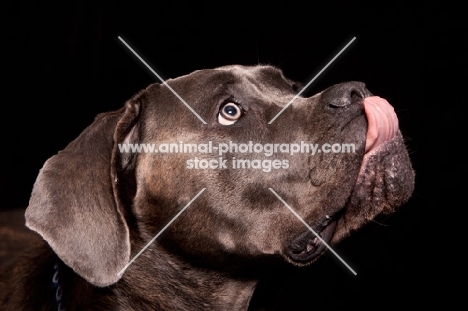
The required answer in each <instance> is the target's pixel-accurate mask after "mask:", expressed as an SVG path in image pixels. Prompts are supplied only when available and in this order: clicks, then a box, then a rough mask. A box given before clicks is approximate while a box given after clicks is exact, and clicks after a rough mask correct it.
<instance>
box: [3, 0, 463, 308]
mask: <svg viewBox="0 0 468 311" xmlns="http://www.w3.org/2000/svg"><path fill="white" fill-rule="evenodd" d="M151 3H152V4H141V3H140V4H135V3H133V4H131V5H130V4H126V3H121V2H113V3H110V2H109V3H107V4H94V3H93V2H91V1H90V2H76V1H75V2H67V3H62V2H61V1H57V2H27V3H26V2H25V3H22V4H15V5H14V6H13V5H12V6H10V7H8V8H6V10H4V13H6V15H9V16H7V18H8V20H9V21H10V22H9V23H8V25H7V27H5V28H4V29H3V40H2V41H3V43H2V50H3V51H4V52H6V54H4V57H2V64H3V65H2V67H3V75H4V78H5V79H4V82H3V83H2V84H3V85H2V89H3V92H2V93H3V98H4V102H3V103H2V110H1V111H2V112H1V115H2V122H1V123H2V128H3V129H2V133H3V134H2V157H3V161H2V168H3V172H2V176H3V178H2V179H3V181H4V182H3V185H2V187H1V188H0V191H1V198H2V203H1V206H0V208H1V209H7V208H15V207H25V206H27V204H28V199H29V194H30V191H31V189H32V185H33V183H34V180H35V177H36V176H37V173H38V171H39V169H40V168H41V166H42V164H43V163H44V161H45V160H46V159H47V158H49V157H50V156H52V155H54V154H55V153H56V152H57V151H58V150H60V149H63V148H64V147H65V146H66V144H67V143H68V142H70V141H71V140H73V139H74V138H75V137H76V136H77V135H78V134H79V133H80V132H81V131H82V130H83V129H84V128H85V127H86V126H87V125H89V124H90V123H91V122H92V120H93V118H94V116H95V115H96V114H98V113H100V112H104V111H109V110H115V109H118V108H120V107H121V106H122V105H123V103H124V102H125V101H126V100H127V99H128V98H130V97H131V96H132V95H134V94H135V93H137V92H138V91H139V90H140V89H142V88H144V87H146V86H147V85H148V84H150V83H153V82H156V81H157V79H156V77H155V76H154V75H153V74H152V73H151V72H150V71H149V70H148V69H147V68H146V67H144V65H142V64H141V62H140V61H139V60H137V59H136V57H135V56H133V55H132V54H131V53H130V52H129V51H128V49H127V48H126V47H125V46H124V45H123V44H122V43H121V42H120V41H119V39H118V36H121V37H122V38H123V39H124V40H125V41H126V42H127V43H129V44H130V45H131V46H132V47H133V48H134V49H135V50H136V51H137V52H138V53H139V54H140V56H142V57H143V59H145V60H146V61H147V62H148V63H149V64H150V65H151V67H152V68H153V69H154V70H155V71H156V72H158V73H159V75H161V76H162V77H163V78H165V79H167V78H174V77H177V76H179V75H183V74H187V73H190V72H191V71H193V70H197V69H203V68H212V67H217V66H221V65H227V64H234V63H236V64H244V65H255V64H257V63H262V64H271V65H275V66H278V67H280V68H281V69H282V70H283V71H284V73H285V75H286V76H287V77H289V78H291V79H294V80H297V81H300V82H303V83H304V84H305V83H307V82H308V81H309V80H310V79H311V78H312V77H314V76H315V75H316V74H317V73H318V72H319V71H320V70H321V69H322V68H323V66H324V65H326V64H327V63H328V61H330V60H331V59H332V58H333V56H334V55H335V54H336V53H337V52H338V51H339V50H340V49H341V48H342V47H344V46H345V45H346V44H347V43H348V42H349V41H350V40H351V39H352V38H353V37H356V40H355V41H354V43H353V44H351V46H350V47H349V48H348V49H347V50H346V51H345V52H344V53H343V54H342V55H341V56H340V57H339V58H338V59H337V60H336V61H335V62H334V63H333V64H332V65H331V66H330V67H329V68H328V69H326V70H325V72H323V74H322V75H321V76H320V77H319V78H318V79H317V80H316V81H315V82H314V83H312V85H311V86H310V87H309V88H308V90H307V94H308V95H312V94H315V93H317V92H319V91H321V90H322V89H324V88H326V87H328V86H330V85H332V84H335V83H339V82H343V81H348V80H358V81H363V82H365V83H366V84H367V87H368V88H369V90H370V91H371V92H372V93H374V94H375V95H379V96H381V97H384V98H386V99H387V100H388V101H389V102H390V103H391V104H392V105H393V106H394V107H395V110H396V112H397V114H398V116H399V120H400V128H401V130H402V132H403V134H404V136H405V138H406V139H407V145H408V148H409V150H410V156H411V158H412V161H413V164H414V168H415V170H416V174H417V178H416V188H415V192H414V195H413V197H412V198H411V199H410V201H409V202H408V203H407V204H405V205H404V206H403V207H402V208H401V210H400V211H399V212H397V213H396V214H394V215H392V216H391V217H386V218H381V219H379V221H378V223H377V222H375V223H371V224H369V225H368V226H367V227H366V228H364V229H363V230H361V231H360V232H358V233H356V234H355V235H354V236H352V237H350V238H349V239H347V240H346V241H344V242H343V243H341V244H340V245H338V246H337V247H336V250H337V252H339V253H340V254H341V255H342V256H343V257H344V258H345V260H346V261H347V262H348V263H349V264H350V265H351V266H352V267H353V268H354V269H355V270H356V271H357V273H358V275H357V276H353V275H352V274H351V273H350V272H349V271H348V270H346V268H344V267H343V266H342V265H341V264H340V263H339V262H338V261H337V260H336V259H335V258H334V256H333V255H332V254H327V255H326V256H324V257H323V258H322V259H321V260H320V261H319V262H318V263H317V264H316V265H314V266H313V267H310V268H306V269H302V270H299V271H297V270H294V271H288V275H285V274H284V273H283V274H282V275H281V277H282V278H283V279H282V280H281V281H279V278H280V275H278V276H276V275H275V276H272V277H271V279H270V280H268V282H267V283H266V284H264V285H263V286H265V288H264V290H265V292H262V293H263V295H262V296H261V297H260V298H261V299H265V297H267V301H268V302H269V303H270V304H272V305H274V306H275V307H276V309H275V310H315V309H317V308H321V307H326V308H328V309H329V310H330V309H331V310H342V309H345V308H360V309H361V310H374V309H388V310H390V309H394V308H403V307H405V306H411V307H420V308H424V307H428V306H432V305H438V304H439V303H444V304H445V305H446V307H447V308H448V305H447V304H449V303H451V302H453V301H454V298H455V297H454V296H453V295H454V294H451V289H450V285H449V284H450V283H451V282H449V278H448V277H449V276H455V277H456V276H457V275H458V273H460V270H459V269H458V268H457V266H456V264H455V262H456V261H457V260H456V258H458V257H459V256H458V255H457V248H450V247H449V246H448V245H449V244H450V243H453V242H450V243H449V240H451V237H452V236H453V235H456V234H457V233H455V232H457V231H458V230H459V229H460V227H458V228H457V227H456V226H455V225H454V224H453V223H454V218H457V212H456V210H455V207H456V206H458V208H461V207H463V204H464V205H466V203H457V204H455V203H454V202H455V199H454V197H455V194H456V193H457V192H458V191H460V190H459V189H460V188H462V187H463V186H464V185H466V182H465V181H464V180H463V178H462V179H460V181H457V182H455V181H454V178H456V177H457V176H458V177H463V176H466V174H467V169H466V163H465V164H463V163H464V162H463V161H462V159H463V155H464V154H463V151H462V149H461V145H463V144H464V140H463V136H461V138H462V139H460V140H458V139H456V137H457V135H458V134H460V133H461V134H462V135H463V134H464V133H466V131H465V132H461V131H460V130H458V131H455V127H456V126H457V125H460V124H461V125H464V124H463V115H462V113H463V108H462V107H463V106H465V105H468V102H467V100H466V95H463V94H464V93H466V90H464V88H463V87H464V86H463V84H464V83H463V82H464V81H466V78H464V77H463V75H464V74H465V72H466V71H465V70H464V68H466V63H467V61H466V55H464V54H466V49H467V43H466V41H467V40H466V37H467V26H466V23H465V22H463V17H462V16H461V14H459V13H461V11H462V10H461V8H454V7H448V6H447V5H441V4H431V5H429V4H426V5H423V6H414V7H409V6H400V5H396V4H392V5H381V6H379V5H375V6H374V7H370V6H358V5H356V4H355V1H345V2H339V3H336V2H334V3H330V4H329V5H327V6H325V5H317V4H316V3H314V2H312V3H310V4H309V5H305V4H303V3H293V2H284V3H283V2H281V3H279V2H278V3H276V4H275V3H273V2H271V3H270V4H268V5H263V6H255V5H253V4H250V5H247V6H242V5H240V4H238V3H236V2H226V3H221V2H220V3H212V4H209V3H204V2H194V3H192V4H183V3H180V2H169V1H168V2H151ZM181 107H182V106H181ZM181 109H183V108H181ZM456 133H457V134H456ZM462 191H463V190H462ZM460 204H461V205H460ZM455 205H456V206H455ZM462 245H463V244H456V246H462ZM278 284H282V287H281V288H280V292H279V294H278V293H275V294H269V292H268V291H267V290H268V288H269V287H278V286H279V285H278Z"/></svg>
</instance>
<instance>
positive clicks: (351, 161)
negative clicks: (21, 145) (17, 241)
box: [11, 66, 414, 310]
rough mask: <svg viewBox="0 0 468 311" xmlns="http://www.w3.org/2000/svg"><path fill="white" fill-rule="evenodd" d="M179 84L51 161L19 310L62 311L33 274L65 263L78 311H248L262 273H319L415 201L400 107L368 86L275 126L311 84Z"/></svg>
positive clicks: (67, 286)
mask: <svg viewBox="0 0 468 311" xmlns="http://www.w3.org/2000/svg"><path fill="white" fill-rule="evenodd" d="M167 84H168V85H169V86H170V88H168V87H167V85H165V84H153V85H150V86H149V87H148V88H146V89H145V90H143V91H141V92H140V93H138V94H137V95H136V96H134V97H133V98H132V99H130V100H129V101H128V102H127V103H126V104H125V106H124V107H123V108H121V109H120V110H118V111H115V112H110V113H105V114H101V115H99V116H98V117H97V118H96V120H95V121H94V123H93V124H91V125H90V126H89V127H88V128H87V129H85V130H84V131H83V133H82V134H81V135H80V136H79V137H78V138H77V139H76V140H74V141H73V142H71V143H70V144H69V145H68V146H67V147H66V148H65V149H64V150H63V151H61V152H59V153H58V154H57V155H55V156H53V157H52V158H50V159H49V160H48V161H47V162H46V163H45V165H44V167H43V168H42V170H41V171H40V173H39V176H38V178H37V180H36V183H35V185H34V188H33V192H32V195H31V200H30V205H29V207H28V209H27V211H26V224H27V226H28V227H29V228H30V229H32V230H33V231H35V232H37V233H38V234H39V235H40V236H41V238H42V239H43V241H45V242H44V250H43V251H41V252H38V253H36V254H33V255H30V258H32V259H29V260H33V262H34V263H33V264H31V265H24V266H23V269H24V270H25V271H23V272H22V278H23V279H24V278H25V276H26V279H25V280H24V281H19V282H18V284H19V285H18V289H17V290H18V292H21V293H24V291H22V290H21V289H25V286H26V285H24V284H23V283H22V282H25V283H26V282H27V284H28V289H29V291H28V292H29V294H28V296H27V297H24V299H19V298H18V299H16V300H15V301H12V302H11V303H12V304H13V305H14V306H15V307H18V309H21V307H23V308H26V309H27V308H28V306H31V305H34V304H36V303H38V302H39V303H41V304H43V305H45V306H54V304H57V301H55V300H54V299H48V298H46V297H48V296H47V295H48V293H47V291H48V290H50V289H48V288H47V284H42V283H41V282H45V280H44V278H45V277H40V275H42V274H41V273H38V272H37V271H39V270H41V271H44V269H45V268H44V267H50V266H54V265H55V264H57V265H58V267H59V270H60V271H63V272H62V275H64V277H63V278H61V279H60V281H59V282H60V285H61V288H62V291H63V295H62V300H61V301H60V303H61V304H62V305H64V306H65V307H67V309H70V310H73V309H74V308H77V307H76V305H79V306H80V308H82V309H86V308H88V309H93V308H100V309H109V310H128V309H134V310H144V309H156V310H174V309H177V310H246V309H247V308H248V304H249V300H250V297H251V295H252V293H253V291H254V289H255V285H256V283H257V282H258V281H259V279H260V278H261V275H262V268H260V267H269V263H273V262H274V263H275V267H276V263H277V262H278V261H282V262H285V263H291V264H293V265H297V266H304V265H308V264H310V263H312V262H314V261H315V260H316V259H317V258H319V257H320V255H321V254H323V253H324V252H325V251H326V249H327V246H328V245H331V246H333V245H334V244H336V243H337V242H339V241H340V240H341V239H343V238H344V237H346V236H348V235H349V234H350V233H351V232H353V231H354V230H356V229H358V228H360V227H362V226H363V225H365V224H366V223H367V222H369V221H370V220H372V219H373V218H374V217H375V216H377V215H379V214H382V213H387V214H388V213H391V212H393V211H394V210H395V209H396V208H397V207H398V206H401V205H402V204H403V203H405V201H406V200H407V199H408V198H409V197H410V195H411V193H412V191H413V183H414V172H413V170H412V167H411V163H410V159H409V156H408V153H407V150H406V148H405V145H404V141H403V137H402V135H401V133H400V132H399V130H398V120H397V118H396V115H395V113H394V111H393V108H392V107H391V106H390V104H389V103H388V102H387V101H385V100H384V99H382V98H380V97H377V96H373V95H372V94H371V93H370V92H369V91H368V90H367V89H366V87H365V85H364V84H363V83H360V82H346V83H341V84H338V85H334V86H332V87H330V88H328V89H326V90H324V91H323V92H321V93H319V94H317V95H315V96H312V97H309V98H306V97H297V98H296V99H295V100H294V102H293V103H292V104H291V105H289V106H288V108H286V109H285V110H284V111H283V112H282V113H281V115H279V116H277V114H278V112H279V111H281V110H282V108H283V107H285V105H287V104H288V103H290V101H291V100H292V99H293V98H294V97H295V95H296V94H297V92H298V91H299V90H300V87H299V86H298V85H297V84H296V83H294V82H293V81H290V80H288V79H287V78H285V77H284V76H283V74H282V72H281V71H280V70H278V69H276V68H273V67H270V66H255V67H245V66H226V67H220V68H216V69H209V70H199V71H195V72H193V73H191V74H188V75H186V76H182V77H179V78H175V79H171V80H168V81H167ZM173 91H175V92H176V93H177V94H178V95H179V96H180V97H181V98H183V99H184V100H185V101H186V102H187V103H189V105H190V106H191V108H193V111H195V112H196V114H198V116H197V115H196V114H194V113H192V111H190V110H189V109H187V107H185V106H184V105H183V104H182V103H181V102H180V100H179V98H178V97H177V96H175V95H174V93H173ZM275 116H277V118H275V119H274V122H270V121H271V120H272V119H273V118H274V117H275ZM199 117H200V118H201V119H203V120H204V121H205V122H206V124H203V123H202V122H200V118H199ZM125 146H126V147H125ZM129 146H131V147H135V146H139V147H141V146H145V148H146V149H145V148H143V149H141V148H140V149H138V148H136V149H135V148H134V149H131V148H130V149H128V148H127V147H129ZM149 146H151V148H153V149H151V150H149V149H148V148H149ZM125 148H127V149H125ZM171 148H172V149H171ZM202 189H205V190H204V191H203V193H201V194H200V195H199V196H198V197H197V198H196V200H194V201H191V200H192V198H193V197H194V196H195V195H196V194H197V193H199V192H200V191H201V190H202ZM190 202H191V204H190V206H189V207H188V208H186V210H184V211H183V213H181V214H180V216H178V217H177V218H176V219H175V220H174V221H173V222H172V223H171V224H170V225H169V226H167V227H166V228H165V226H166V225H167V224H168V223H169V222H170V221H171V220H172V219H173V218H174V216H175V215H177V214H178V213H179V212H180V211H181V209H182V208H184V207H186V206H187V205H188V203H190ZM285 203H286V204H287V205H288V206H289V207H291V208H292V209H293V210H294V211H295V213H296V214H297V215H295V214H294V213H293V212H292V211H291V210H290V209H289V208H287V207H286V206H285ZM298 216H299V218H300V219H302V220H303V221H304V222H305V223H306V224H307V226H306V225H305V224H304V223H302V222H301V221H300V220H299V219H298ZM163 228H165V230H164V232H163V233H162V234H161V235H160V236H158V238H157V239H156V240H154V242H153V243H151V244H149V246H148V248H147V249H146V250H145V251H144V252H142V253H141V254H140V255H139V256H138V257H137V258H136V259H135V260H134V261H133V262H132V264H131V265H130V266H128V268H126V270H125V271H124V272H123V273H119V272H120V271H122V269H123V268H124V267H125V266H126V265H127V263H128V262H129V261H130V260H131V259H132V258H134V257H135V255H136V254H138V252H139V251H140V250H141V249H142V248H143V247H144V246H145V245H147V244H148V242H150V241H151V240H152V238H153V237H154V236H155V235H156V234H158V232H160V231H161V230H162V229H163ZM310 229H312V230H310ZM38 257H40V258H46V259H43V260H38ZM25 260H27V259H25ZM50 274H51V275H50V276H51V277H52V275H53V272H51V273H50ZM32 286H33V287H34V289H31V287H32ZM78 288H79V289H80V290H79V291H77V289H78ZM78 292H79V293H81V295H85V297H86V299H81V300H80V298H79V297H76V296H77V293H78Z"/></svg>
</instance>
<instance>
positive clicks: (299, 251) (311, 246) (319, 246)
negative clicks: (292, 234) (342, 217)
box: [286, 218, 337, 264]
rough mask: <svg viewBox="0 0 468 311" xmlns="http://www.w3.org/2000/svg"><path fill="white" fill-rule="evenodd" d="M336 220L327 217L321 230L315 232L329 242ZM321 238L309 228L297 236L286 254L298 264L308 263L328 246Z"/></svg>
mask: <svg viewBox="0 0 468 311" xmlns="http://www.w3.org/2000/svg"><path fill="white" fill-rule="evenodd" d="M336 223H337V222H336V220H335V219H331V218H325V220H324V221H323V222H322V225H320V226H319V228H320V230H315V232H316V233H317V234H318V235H319V236H320V238H321V239H322V240H323V241H325V242H326V244H328V243H329V242H330V240H331V238H332V236H333V233H334V232H335V228H336ZM321 239H319V238H318V237H317V236H316V235H315V234H314V233H313V232H311V231H309V230H307V231H306V232H304V233H302V234H301V235H299V236H298V237H296V238H295V239H294V240H293V241H292V242H291V244H290V245H289V247H288V250H287V252H286V255H287V257H288V259H289V260H290V261H292V262H293V263H297V264H307V263H310V262H312V261H313V260H314V259H316V258H317V257H318V256H319V255H321V254H322V253H323V251H324V250H325V249H326V248H327V245H325V244H324V243H323V242H322V240H321Z"/></svg>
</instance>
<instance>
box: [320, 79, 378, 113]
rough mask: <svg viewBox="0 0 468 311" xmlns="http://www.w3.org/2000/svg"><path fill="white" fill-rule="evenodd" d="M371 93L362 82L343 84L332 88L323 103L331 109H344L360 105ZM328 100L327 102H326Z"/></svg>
mask: <svg viewBox="0 0 468 311" xmlns="http://www.w3.org/2000/svg"><path fill="white" fill-rule="evenodd" d="M369 96H372V93H371V92H370V91H369V90H368V89H367V88H366V85H365V84H364V83H362V82H356V81H352V82H344V83H341V84H338V85H335V86H333V87H332V88H331V89H330V92H327V94H326V97H327V98H326V100H325V103H326V104H327V105H328V106H329V107H331V108H345V107H347V106H350V105H352V104H359V103H362V101H363V99H364V98H366V97H369ZM327 99H328V100H327Z"/></svg>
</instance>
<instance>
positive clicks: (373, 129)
mask: <svg viewBox="0 0 468 311" xmlns="http://www.w3.org/2000/svg"><path fill="white" fill-rule="evenodd" d="M364 110H365V111H366V117H367V122H368V127H367V136H366V154H369V153H370V152H372V151H374V150H375V149H377V147H378V146H380V145H381V144H382V143H384V142H386V141H389V140H390V139H392V138H394V137H395V136H396V135H397V133H398V118H397V116H396V114H395V110H394V109H393V107H392V106H391V105H390V104H389V103H388V101H386V100H385V99H383V98H380V97H378V96H371V97H367V98H365V99H364Z"/></svg>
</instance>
